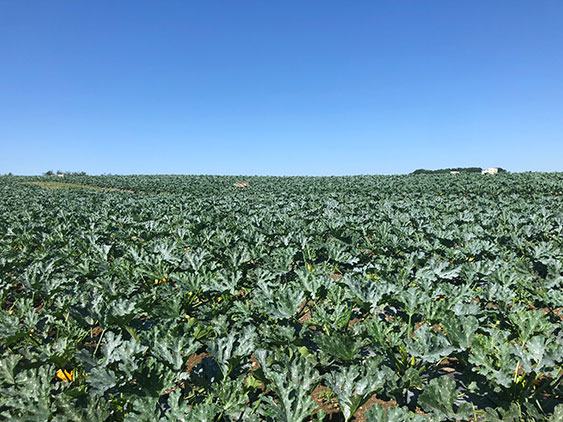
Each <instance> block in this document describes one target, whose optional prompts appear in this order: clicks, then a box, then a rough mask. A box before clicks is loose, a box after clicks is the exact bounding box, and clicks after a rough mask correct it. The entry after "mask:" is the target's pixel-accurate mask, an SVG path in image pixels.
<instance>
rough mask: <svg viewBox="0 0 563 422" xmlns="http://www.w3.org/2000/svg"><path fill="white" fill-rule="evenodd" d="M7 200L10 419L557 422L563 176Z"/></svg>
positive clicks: (3, 321)
mask: <svg viewBox="0 0 563 422" xmlns="http://www.w3.org/2000/svg"><path fill="white" fill-rule="evenodd" d="M243 182H247V183H246V184H245V183H243ZM237 183H238V185H237ZM0 195H1V196H0V197H1V201H0V295H1V298H0V302H1V304H2V308H1V311H0V419H4V420H14V421H106V420H108V421H171V422H172V421H202V422H208V421H217V422H219V421H221V422H234V421H272V422H274V421H282V422H305V421H368V422H384V421H389V422H395V421H398V422H402V421H456V420H459V421H495V422H496V421H557V422H560V421H563V382H562V378H563V369H562V367H563V309H562V308H563V290H562V288H563V173H549V174H548V173H522V174H500V175H495V176H492V175H480V174H476V175H470V174H467V175H464V174H458V175H449V174H445V175H404V176H351V177H319V178H317V177H287V178H282V177H257V176H255V177H230V176H111V175H108V176H75V177H65V178H64V179H58V178H53V177H51V178H49V177H14V176H2V177H0Z"/></svg>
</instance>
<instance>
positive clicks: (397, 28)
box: [0, 0, 563, 175]
mask: <svg viewBox="0 0 563 422" xmlns="http://www.w3.org/2000/svg"><path fill="white" fill-rule="evenodd" d="M0 147H1V154H0V173H7V172H13V173H15V174H40V173H42V172H44V171H46V170H48V169H54V170H57V169H60V170H77V171H81V170H83V171H86V172H88V173H90V174H100V173H114V174H121V173H123V174H132V173H143V174H151V173H181V174H273V175H296V174H299V175H341V174H390V173H406V172H410V171H412V170H413V169H415V168H440V167H454V166H482V167H489V166H502V167H505V168H507V169H509V170H511V171H527V170H533V171H563V2H561V1H560V0H555V1H542V0H538V1H531V0H530V1H516V0H507V1H500V0H499V1H490V0H483V1H475V0H470V1H461V0H456V1H451V0H433V1H406V0H405V1H402V0H389V1H327V0H323V1H303V0H300V1H273V0H272V1H246V0H238V1H198V2H195V1H194V2H189V1H183V0H182V1H145V0H134V1H58V0H50V1H19V0H0Z"/></svg>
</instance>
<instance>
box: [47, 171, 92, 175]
mask: <svg viewBox="0 0 563 422" xmlns="http://www.w3.org/2000/svg"><path fill="white" fill-rule="evenodd" d="M57 174H64V175H65V176H87V174H86V172H85V171H60V170H57V171H53V170H48V171H46V172H45V173H43V176H56V175H57Z"/></svg>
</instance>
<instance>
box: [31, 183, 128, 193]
mask: <svg viewBox="0 0 563 422" xmlns="http://www.w3.org/2000/svg"><path fill="white" fill-rule="evenodd" d="M23 183H24V184H28V185H35V186H39V187H42V188H47V189H90V190H104V191H108V192H129V193H133V191H132V190H127V189H117V188H103V187H100V186H91V185H81V184H78V183H65V182H23Z"/></svg>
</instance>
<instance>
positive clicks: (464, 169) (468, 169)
mask: <svg viewBox="0 0 563 422" xmlns="http://www.w3.org/2000/svg"><path fill="white" fill-rule="evenodd" d="M481 170H482V169H481V167H456V168H447V169H438V170H426V169H417V170H415V171H413V172H412V173H411V174H440V173H450V172H452V171H457V172H460V173H481ZM498 172H499V173H505V172H506V170H505V169H503V168H501V167H498Z"/></svg>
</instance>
